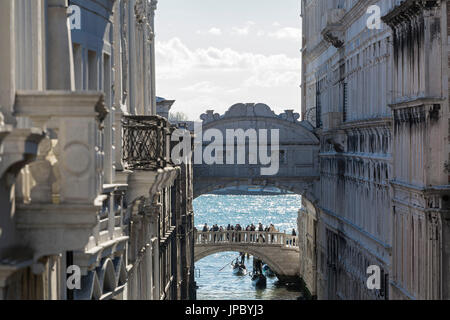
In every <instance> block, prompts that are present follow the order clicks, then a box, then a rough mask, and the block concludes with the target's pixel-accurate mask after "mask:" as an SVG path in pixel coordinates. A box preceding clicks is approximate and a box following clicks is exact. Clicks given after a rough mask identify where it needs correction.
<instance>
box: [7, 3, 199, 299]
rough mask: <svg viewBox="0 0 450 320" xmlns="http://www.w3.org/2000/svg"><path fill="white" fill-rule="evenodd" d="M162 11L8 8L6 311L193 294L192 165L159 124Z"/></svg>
mask: <svg viewBox="0 0 450 320" xmlns="http://www.w3.org/2000/svg"><path fill="white" fill-rule="evenodd" d="M156 4H157V2H156V1H155V0H151V1H150V0H101V1H81V0H71V1H67V0H47V1H43V0H4V1H1V2H0V18H1V19H0V39H1V40H2V43H3V44H4V45H3V47H2V48H1V49H0V59H1V61H2V63H1V64H0V108H1V109H0V111H1V112H0V120H1V121H0V143H1V149H0V150H1V151H0V168H1V171H0V189H1V190H0V299H49V300H50V299H69V300H70V299H155V300H156V299H158V300H159V299H188V298H191V297H193V296H195V283H194V279H193V276H194V271H193V270H194V266H193V223H192V220H193V212H192V194H193V188H192V167H191V166H188V165H175V164H174V163H173V162H172V161H171V159H170V144H171V139H170V135H171V133H172V131H173V130H174V129H175V128H174V127H173V126H172V125H170V123H169V122H168V121H167V120H166V119H164V118H162V117H159V116H157V115H156V94H155V46H154V43H155V42H154V33H153V30H154V14H155V10H156ZM78 271H80V274H79V277H78ZM77 279H79V280H80V286H79V287H78V286H77V281H76V280H77ZM68 284H69V285H68Z"/></svg>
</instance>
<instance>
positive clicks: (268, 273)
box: [262, 264, 276, 278]
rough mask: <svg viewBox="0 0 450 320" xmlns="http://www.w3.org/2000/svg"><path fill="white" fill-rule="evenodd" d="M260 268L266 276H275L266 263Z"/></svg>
mask: <svg viewBox="0 0 450 320" xmlns="http://www.w3.org/2000/svg"><path fill="white" fill-rule="evenodd" d="M262 269H263V273H264V275H265V276H266V277H267V278H275V276H276V275H275V273H274V272H273V271H272V269H270V267H269V266H268V265H267V264H265V265H263V267H262Z"/></svg>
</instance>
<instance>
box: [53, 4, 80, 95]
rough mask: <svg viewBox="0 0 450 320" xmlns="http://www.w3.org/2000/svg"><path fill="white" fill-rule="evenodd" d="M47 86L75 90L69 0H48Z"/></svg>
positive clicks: (54, 88)
mask: <svg viewBox="0 0 450 320" xmlns="http://www.w3.org/2000/svg"><path fill="white" fill-rule="evenodd" d="M47 1H48V10H47V15H48V19H47V34H48V42H47V43H48V45H47V57H48V59H47V64H48V66H47V70H48V74H47V87H48V89H50V90H71V91H74V90H75V76H74V74H75V73H74V64H73V51H72V36H71V33H70V26H69V20H68V0H47Z"/></svg>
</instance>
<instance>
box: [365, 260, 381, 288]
mask: <svg viewBox="0 0 450 320" xmlns="http://www.w3.org/2000/svg"><path fill="white" fill-rule="evenodd" d="M367 274H368V275H369V278H368V279H367V289H369V290H381V268H380V267H379V266H369V267H368V268H367Z"/></svg>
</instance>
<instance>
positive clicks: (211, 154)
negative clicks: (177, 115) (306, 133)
mask: <svg viewBox="0 0 450 320" xmlns="http://www.w3.org/2000/svg"><path fill="white" fill-rule="evenodd" d="M224 133H225V134H224ZM269 135H270V140H269ZM194 136H195V138H194V154H192V149H191V145H192V137H191V133H190V132H189V131H187V130H185V129H177V130H175V131H174V132H173V134H172V142H178V143H177V144H176V145H175V147H174V148H173V149H172V153H171V158H172V161H173V162H174V163H175V164H177V165H179V164H181V163H184V164H190V163H191V162H192V159H193V161H194V164H196V165H201V164H206V165H224V164H226V165H259V166H261V168H260V174H261V176H273V175H276V174H278V172H279V169H280V130H279V129H271V130H267V129H259V130H256V129H247V130H245V131H244V129H226V130H225V132H223V131H221V130H219V129H207V130H205V131H203V127H202V124H201V123H195V128H194ZM247 141H248V144H247Z"/></svg>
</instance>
